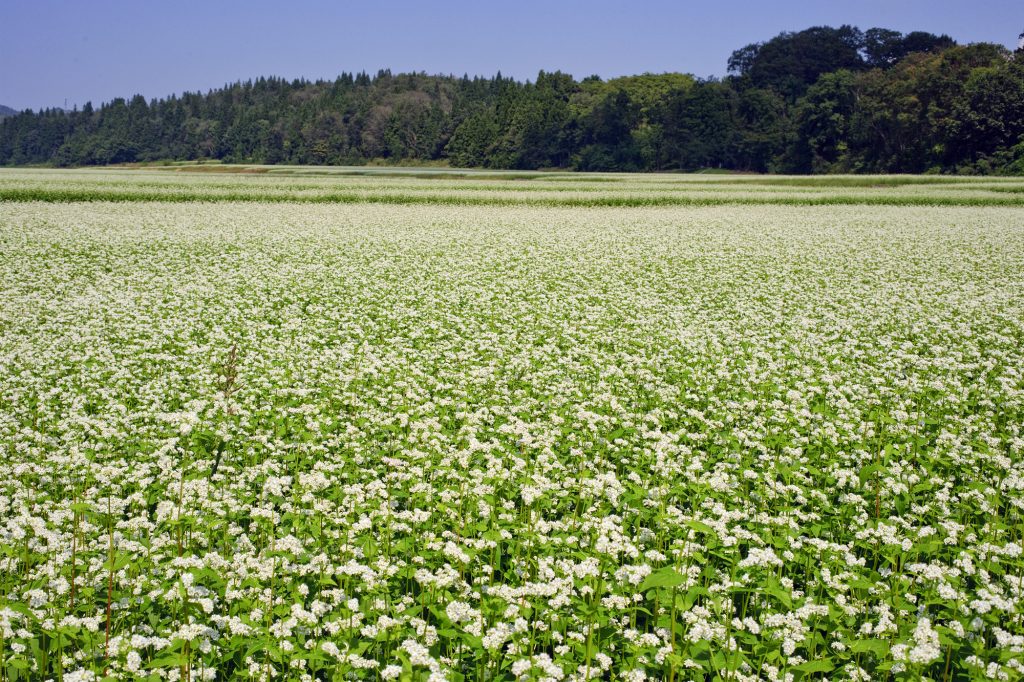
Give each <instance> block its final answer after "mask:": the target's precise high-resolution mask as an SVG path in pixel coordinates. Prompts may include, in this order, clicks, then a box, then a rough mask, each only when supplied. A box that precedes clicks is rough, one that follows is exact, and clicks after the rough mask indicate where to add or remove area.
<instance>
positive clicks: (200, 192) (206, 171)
mask: <svg viewBox="0 0 1024 682" xmlns="http://www.w3.org/2000/svg"><path fill="white" fill-rule="evenodd" d="M0 201H49V202H64V201H75V202H81V201H118V202H122V201H147V202H149V201H159V202H172V201H204V202H212V201H218V202H219V201H230V202H238V201H246V202H251V201H258V202H268V203H269V202H279V203H280V202H284V203H357V204H358V203H382V204H458V205H506V206H570V207H605V206H607V207H643V206H714V205H727V204H776V205H792V206H815V205H840V204H848V205H886V206H1021V207H1024V178H991V177H988V178H967V177H956V176H931V175H928V176H920V175H918V176H910V175H880V176H815V177H809V176H757V175H718V174H709V175H700V174H697V175H674V174H650V175H636V174H611V173H603V174H597V173H595V174H581V173H536V172H535V173H523V172H517V171H509V172H499V171H465V170H446V169H437V168H426V169H404V170H403V169H394V168H377V167H355V168H331V167H296V166H224V165H209V166H154V167H150V168H147V169H145V170H138V169H132V170H95V169H88V170H80V171H50V170H17V171H9V170H7V171H4V170H0Z"/></svg>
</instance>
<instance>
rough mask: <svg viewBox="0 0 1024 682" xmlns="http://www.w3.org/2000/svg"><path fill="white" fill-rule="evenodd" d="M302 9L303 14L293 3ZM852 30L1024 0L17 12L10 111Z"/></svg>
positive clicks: (581, 68)
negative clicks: (243, 83)
mask: <svg viewBox="0 0 1024 682" xmlns="http://www.w3.org/2000/svg"><path fill="white" fill-rule="evenodd" d="M292 5H294V6H292ZM844 23H849V24H854V25H856V26H859V27H860V28H862V29H867V28H871V27H872V26H882V27H886V28H893V29H897V30H900V31H904V32H907V31H911V30H925V31H932V32H935V33H948V34H950V35H951V36H953V38H955V39H956V40H958V41H959V42H962V43H966V42H979V41H988V42H997V43H1002V44H1004V45H1007V46H1015V45H1016V43H1017V35H1018V34H1019V33H1020V32H1021V31H1024V2H1021V1H1020V0H979V1H976V2H964V1H963V0H959V1H951V0H927V1H921V0H884V1H883V0H848V1H846V2H832V1H830V0H822V1H818V2H810V1H802V0H788V1H787V0H776V1H774V2H770V1H764V0H763V1H761V2H748V1H747V0H732V1H730V2H690V1H687V0H677V1H676V2H668V1H660V0H656V1H650V2H643V1H642V0H638V1H637V2H634V3H629V4H627V3H626V2H624V1H620V2H606V1H605V0H590V1H588V2H584V1H576V0H573V1H569V2H558V1H557V0H549V1H547V2H540V1H535V0H519V1H517V2H515V3H493V2H486V0H476V1H467V0H457V1H453V2H425V1H421V2H405V1H391V2H376V3H368V2H358V3H355V2H342V1H339V2H300V1H297V2H294V3H291V4H288V3H284V2H281V1H280V0H278V1H275V2H269V1H264V0H248V1H247V2H240V1H235V0H221V1H218V0H208V1H207V2H192V1H191V0H134V1H133V2H124V1H120V0H89V1H88V2H56V1H54V0H3V2H2V3H0V104H6V105H8V106H12V107H15V108H17V109H22V108H26V107H31V108H38V107H45V106H63V105H64V102H65V100H66V101H67V103H68V106H71V105H75V104H77V105H81V104H84V103H85V102H86V101H89V100H91V101H92V102H93V103H97V104H98V103H100V102H103V101H107V100H110V99H111V98H113V97H130V96H132V95H134V94H136V93H141V94H143V95H145V96H146V97H147V98H152V97H161V96H164V95H168V94H170V93H175V92H182V91H185V90H191V91H196V90H201V91H205V90H207V89H210V88H214V87H218V86H220V85H223V84H224V83H228V82H232V81H235V80H245V79H248V78H253V77H257V76H261V75H267V76H269V75H276V76H283V77H285V78H289V79H291V78H297V77H300V76H304V77H307V78H310V79H316V78H333V77H334V76H336V75H337V74H338V73H340V72H341V71H360V70H365V71H367V72H369V73H375V72H376V71H377V70H378V69H380V68H390V69H391V70H392V71H393V72H399V71H426V72H428V73H455V74H458V75H461V74H463V73H469V74H470V75H474V74H479V75H492V74H494V73H495V72H497V71H498V70H500V71H501V72H502V73H503V74H505V75H512V76H515V77H517V78H521V79H524V78H533V77H535V76H536V74H537V71H538V70H540V69H546V70H556V69H561V70H562V71H566V72H569V73H571V74H573V75H574V76H576V77H577V78H582V77H584V76H587V75H590V74H598V75H600V76H602V77H604V78H608V77H613V76H618V75H624V74H633V73H642V72H645V71H651V72H663V71H684V72H690V73H693V74H696V75H697V76H714V75H718V76H720V75H724V73H725V63H726V59H728V56H729V53H730V52H732V50H734V49H736V48H739V47H741V46H743V45H745V44H747V43H750V42H755V41H759V40H765V39H767V38H770V37H772V36H773V35H775V34H777V33H778V32H780V31H784V30H799V29H802V28H806V27H808V26H814V25H822V24H829V25H833V26H838V25H840V24H844Z"/></svg>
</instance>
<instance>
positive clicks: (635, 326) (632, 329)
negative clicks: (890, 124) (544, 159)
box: [0, 168, 1024, 682]
mask: <svg viewBox="0 0 1024 682" xmlns="http://www.w3.org/2000/svg"><path fill="white" fill-rule="evenodd" d="M217 170H247V171H255V172H249V173H229V172H220V173H211V172H207V173H203V174H200V173H183V172H175V171H174V170H173V169H166V170H148V171H130V172H129V171H103V172H101V171H79V172H73V171H61V172H58V171H4V172H2V173H0V453H2V454H0V659H2V662H0V680H4V681H5V682H6V681H11V682H14V681H16V680H17V681H21V680H55V681H57V680H59V681H61V682H82V681H87V680H103V679H110V680H154V681H155V680H171V681H183V680H253V681H255V680H260V681H270V680H289V681H296V682H298V681H302V682H306V681H312V680H410V681H419V680H430V681H431V682H439V681H441V680H450V681H452V682H458V681H461V680H466V681H484V680H534V681H541V680H543V681H547V682H558V681H562V680H565V681H567V682H568V681H570V680H576V681H582V680H588V679H593V680H597V679H599V680H621V681H623V682H640V681H642V680H673V681H674V680H722V681H737V682H739V681H742V680H772V681H787V682H788V681H799V680H825V679H828V680H943V681H946V680H982V679H993V680H1017V679H1021V678H1022V677H1024V616H1022V609H1024V605H1022V596H1024V556H1022V545H1024V539H1022V535H1024V182H1021V181H1019V180H1018V181H1006V180H992V179H988V180H977V181H971V180H967V179H957V178H938V177H918V178H914V177H870V178H866V177H857V178H826V179H821V178H756V177H729V176H661V175H655V176H626V175H621V176H617V175H598V176H580V175H568V174H561V175H558V174H497V173H491V174H484V173H475V174H474V173H463V174H459V173H445V172H432V173H424V172H419V173H405V172H372V171H366V172H357V171H345V172H343V171H341V170H338V171H337V172H333V173H332V172H329V171H324V172H323V174H321V175H314V174H309V173H304V172H303V171H302V170H301V169H279V170H273V169H266V168H254V169H217Z"/></svg>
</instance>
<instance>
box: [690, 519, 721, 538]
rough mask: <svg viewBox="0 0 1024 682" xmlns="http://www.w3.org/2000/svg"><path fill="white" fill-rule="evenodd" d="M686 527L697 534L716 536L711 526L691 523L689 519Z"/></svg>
mask: <svg viewBox="0 0 1024 682" xmlns="http://www.w3.org/2000/svg"><path fill="white" fill-rule="evenodd" d="M686 525H687V526H689V527H690V528H692V529H694V530H695V531H697V532H698V533H707V534H708V535H715V534H716V533H715V529H714V528H712V527H711V526H709V525H708V524H706V523H701V522H700V521H693V520H692V519H691V520H690V521H686Z"/></svg>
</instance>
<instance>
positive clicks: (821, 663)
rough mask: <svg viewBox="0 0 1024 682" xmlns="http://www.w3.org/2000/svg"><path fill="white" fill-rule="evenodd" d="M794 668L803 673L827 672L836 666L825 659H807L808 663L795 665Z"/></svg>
mask: <svg viewBox="0 0 1024 682" xmlns="http://www.w3.org/2000/svg"><path fill="white" fill-rule="evenodd" d="M792 670H794V671H796V672H801V673H827V672H831V671H832V670H835V666H834V665H832V663H831V662H829V661H825V660H818V661H807V662H806V663H801V664H800V665H795V666H793V668H792Z"/></svg>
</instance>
